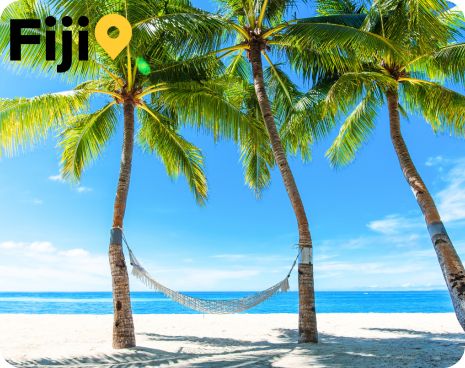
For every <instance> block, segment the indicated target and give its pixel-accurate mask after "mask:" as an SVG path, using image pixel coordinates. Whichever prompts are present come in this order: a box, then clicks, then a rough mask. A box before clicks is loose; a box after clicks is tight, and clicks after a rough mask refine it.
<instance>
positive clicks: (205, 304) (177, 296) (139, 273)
mask: <svg viewBox="0 0 465 368" xmlns="http://www.w3.org/2000/svg"><path fill="white" fill-rule="evenodd" d="M123 240H124V243H125V244H126V247H127V248H128V252H129V258H130V262H131V266H132V274H133V275H134V276H135V277H137V278H138V279H139V280H140V281H142V282H143V283H144V284H145V285H146V286H147V287H149V288H150V289H153V290H155V291H159V292H161V293H162V294H164V295H165V296H166V297H168V298H170V299H172V300H173V301H175V302H177V303H179V304H181V305H183V306H185V307H187V308H189V309H193V310H195V311H198V312H201V313H206V314H229V313H240V312H244V311H246V310H248V309H250V308H253V307H255V306H256V305H258V304H260V303H263V302H264V301H265V300H267V299H269V298H271V297H272V296H274V295H275V294H277V293H279V292H286V291H288V290H289V277H290V276H291V273H292V271H293V270H294V267H295V265H296V263H297V259H298V256H297V257H296V259H295V261H294V263H293V265H292V267H291V270H290V271H289V273H288V275H287V276H286V278H285V279H284V280H282V281H280V282H278V283H277V284H276V285H273V286H271V287H270V288H268V289H266V290H263V291H260V292H258V293H255V294H253V295H249V296H246V297H244V298H240V299H228V300H213V299H201V298H194V297H192V296H189V295H186V294H183V293H179V292H177V291H174V290H171V289H169V288H167V287H166V286H164V285H162V284H160V283H159V282H158V281H156V280H155V279H154V278H153V277H152V276H151V275H150V274H149V273H148V272H147V271H146V270H145V268H144V267H142V265H141V264H140V262H139V261H138V260H137V258H136V257H135V256H134V253H133V252H132V250H131V248H129V245H128V243H127V241H126V239H125V237H124V235H123Z"/></svg>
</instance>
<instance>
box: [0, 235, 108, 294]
mask: <svg viewBox="0 0 465 368" xmlns="http://www.w3.org/2000/svg"><path fill="white" fill-rule="evenodd" d="M109 275H110V271H109V267H108V261H107V256H106V255H104V254H91V253H90V252H88V251H87V250H85V249H82V248H75V249H60V248H58V247H56V246H54V245H53V244H52V243H51V242H47V241H36V242H30V243H27V242H14V241H6V242H2V243H0V280H1V282H0V285H1V286H0V289H1V290H2V291H22V290H23V291H43V290H53V291H70V290H73V291H92V290H95V291H100V290H110V285H111V283H110V277H109Z"/></svg>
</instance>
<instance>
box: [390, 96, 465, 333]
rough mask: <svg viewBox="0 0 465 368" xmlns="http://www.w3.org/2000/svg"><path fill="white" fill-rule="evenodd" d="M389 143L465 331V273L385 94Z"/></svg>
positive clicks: (394, 104) (394, 101) (395, 107)
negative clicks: (426, 228)
mask: <svg viewBox="0 0 465 368" xmlns="http://www.w3.org/2000/svg"><path fill="white" fill-rule="evenodd" d="M387 99H388V107H389V118H390V128H391V140H392V144H393V145H394V148H395V150H396V153H397V157H398V159H399V163H400V166H401V168H402V172H403V173H404V176H405V179H406V180H407V182H408V184H409V186H410V188H411V189H412V191H413V193H414V194H415V197H416V199H417V202H418V205H419V206H420V208H421V211H422V212H423V215H424V217H425V221H426V224H427V226H428V231H429V233H430V237H431V241H432V242H433V246H434V249H435V251H436V254H437V256H438V260H439V264H440V266H441V270H442V273H443V276H444V279H445V281H446V284H447V287H448V288H449V294H450V297H451V299H452V304H453V305H454V309H455V314H456V316H457V319H458V321H459V323H460V325H461V326H462V328H463V329H464V330H465V270H464V268H463V265H462V261H461V260H460V258H459V256H458V255H457V252H456V251H455V248H454V246H453V244H452V241H451V240H450V238H449V236H448V235H447V231H446V229H445V227H444V224H443V223H442V221H441V216H440V215H439V212H438V210H437V208H436V204H435V203H434V200H433V198H432V197H431V194H430V193H429V192H428V189H427V188H426V185H425V183H424V182H423V180H422V178H421V176H420V174H419V173H418V171H417V169H416V168H415V165H414V164H413V161H412V159H411V157H410V154H409V151H408V149H407V145H406V144H405V141H404V139H403V137H402V132H401V129H400V114H399V96H398V92H397V91H395V90H391V91H389V92H388V93H387Z"/></svg>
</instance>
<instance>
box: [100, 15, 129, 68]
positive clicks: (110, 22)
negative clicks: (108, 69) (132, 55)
mask: <svg viewBox="0 0 465 368" xmlns="http://www.w3.org/2000/svg"><path fill="white" fill-rule="evenodd" d="M112 27H115V28H118V31H119V35H118V37H115V38H113V37H110V35H109V34H108V31H109V30H110V28H112ZM95 38H96V40H97V42H98V43H99V45H100V46H102V48H103V49H104V50H105V51H106V53H107V54H108V55H110V57H111V58H112V59H113V60H115V59H116V57H117V56H118V55H119V54H120V53H121V51H123V50H124V49H125V48H126V46H128V45H129V42H131V38H132V26H131V23H129V21H128V20H127V19H126V18H125V17H123V16H121V15H119V14H109V15H105V16H104V17H103V18H102V19H100V20H99V21H98V23H97V25H96V27H95Z"/></svg>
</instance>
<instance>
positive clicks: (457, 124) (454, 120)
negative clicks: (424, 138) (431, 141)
mask: <svg viewBox="0 0 465 368" xmlns="http://www.w3.org/2000/svg"><path fill="white" fill-rule="evenodd" d="M401 85H402V90H403V100H404V101H405V106H406V108H407V109H408V110H409V111H410V112H411V113H413V114H419V115H422V116H423V117H424V118H425V119H426V120H427V121H428V123H429V124H430V125H431V127H432V128H433V130H434V132H449V133H450V134H454V135H457V136H459V137H464V136H465V118H464V117H465V96H464V95H462V94H460V93H458V92H455V91H453V90H451V89H448V88H446V87H443V86H441V85H440V84H437V83H433V82H428V81H423V80H419V79H414V78H403V79H402V80H401Z"/></svg>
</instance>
